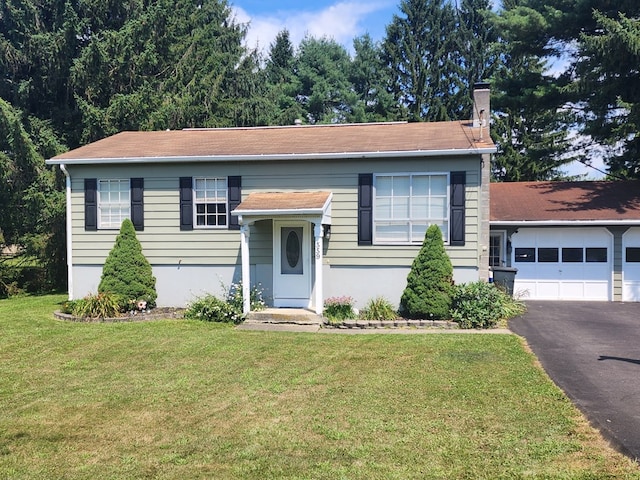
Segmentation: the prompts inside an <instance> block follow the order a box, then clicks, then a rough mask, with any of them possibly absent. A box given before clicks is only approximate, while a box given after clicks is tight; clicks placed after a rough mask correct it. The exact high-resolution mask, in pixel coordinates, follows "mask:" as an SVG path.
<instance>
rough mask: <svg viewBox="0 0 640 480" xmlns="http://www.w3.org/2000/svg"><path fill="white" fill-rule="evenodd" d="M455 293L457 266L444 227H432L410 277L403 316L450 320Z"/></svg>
mask: <svg viewBox="0 0 640 480" xmlns="http://www.w3.org/2000/svg"><path fill="white" fill-rule="evenodd" d="M452 294H453V266H452V265H451V260H450V259H449V256H448V255H447V252H446V251H445V250H444V242H443V241H442V232H441V231H440V228H439V227H438V226H437V225H431V226H430V227H429V228H428V229H427V233H426V234H425V237H424V242H423V243H422V248H421V249H420V252H419V253H418V256H417V257H416V258H415V260H414V261H413V264H412V265H411V271H410V272H409V275H408V276H407V286H406V288H405V289H404V292H403V293H402V298H401V299H400V313H401V314H402V315H404V316H405V317H408V318H421V319H434V320H439V319H448V318H449V311H450V309H451V296H452Z"/></svg>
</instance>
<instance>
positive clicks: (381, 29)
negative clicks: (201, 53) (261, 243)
mask: <svg viewBox="0 0 640 480" xmlns="http://www.w3.org/2000/svg"><path fill="white" fill-rule="evenodd" d="M229 4H230V6H231V8H232V10H233V12H234V14H235V17H236V20H237V21H239V22H240V23H247V24H248V25H249V31H248V33H247V39H246V42H247V46H248V47H257V48H258V49H259V50H261V51H263V52H265V53H266V52H267V51H268V49H269V46H270V44H271V43H272V42H273V40H274V39H275V37H276V35H277V34H278V32H280V31H281V30H283V29H285V28H286V29H287V30H289V33H290V36H291V42H292V43H293V45H294V47H297V45H298V44H299V43H300V40H302V39H303V38H304V37H305V35H311V36H313V37H317V38H319V37H323V36H326V37H329V38H333V39H334V40H335V41H337V42H339V43H341V44H342V45H344V47H345V48H346V49H347V50H348V51H349V52H350V53H353V45H352V44H353V39H354V38H355V37H358V36H360V35H364V34H365V33H368V34H369V35H371V37H372V38H373V40H375V41H381V40H382V39H383V38H384V36H385V28H386V26H387V25H388V24H389V23H391V20H392V18H393V15H394V14H398V13H399V9H398V5H399V4H400V0H313V1H304V0H295V1H294V0H229ZM594 166H596V167H599V168H601V169H602V168H604V166H603V165H602V162H601V161H595V162H594ZM565 170H567V171H568V173H569V174H571V175H580V174H587V176H588V178H600V177H602V174H600V173H598V172H597V171H595V170H593V169H590V168H587V167H585V166H584V165H582V164H580V163H578V162H574V163H573V164H571V165H570V166H568V167H565Z"/></svg>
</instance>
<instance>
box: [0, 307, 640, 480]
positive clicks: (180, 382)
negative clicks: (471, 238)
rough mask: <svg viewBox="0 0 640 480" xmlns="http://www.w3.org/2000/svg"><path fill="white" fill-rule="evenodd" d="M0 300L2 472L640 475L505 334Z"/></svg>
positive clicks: (38, 475) (90, 475)
mask: <svg viewBox="0 0 640 480" xmlns="http://www.w3.org/2000/svg"><path fill="white" fill-rule="evenodd" d="M62 300H63V297H61V296H44V297H20V298H14V299H9V300H2V301H0V478H10V479H43V478H47V479H49V478H51V479H85V478H86V479H94V478H100V479H121V478H127V479H137V478H158V479H173V478H175V479H187V478H188V479H198V478H216V479H225V478H238V479H268V478H277V479H281V478H289V479H293V478H299V479H325V478H326V479H343V478H344V479H411V478H415V479H423V478H447V479H450V478H460V479H464V478H469V479H482V478H486V479H496V478H505V479H506V478H509V479H511V478H554V479H555V478H567V479H573V478H580V479H586V478H593V479H601V478H640V474H639V471H638V468H637V465H636V464H635V463H633V462H631V461H630V460H628V459H626V458H625V457H623V456H621V455H619V454H617V453H615V452H614V451H613V450H611V449H610V448H608V447H607V446H606V444H605V443H604V442H603V440H602V439H601V438H600V437H599V435H598V434H597V433H596V432H595V431H594V430H592V429H591V428H590V427H589V426H588V425H587V424H586V422H585V421H584V419H583V417H582V416H581V415H579V413H578V412H577V411H576V409H575V408H574V407H573V406H572V405H571V404H570V402H569V401H568V400H567V399H566V398H565V397H564V395H563V394H562V393H561V392H560V391H559V390H558V389H557V388H556V387H555V386H553V384H551V383H550V382H549V380H548V379H547V377H546V376H545V374H544V373H543V372H542V371H541V370H540V369H539V368H538V367H537V366H536V363H535V359H534V358H533V357H532V355H531V354H530V353H528V352H527V351H526V350H525V348H524V347H523V345H522V344H521V342H520V340H519V339H518V338H517V337H515V336H508V335H504V336H503V335H482V334H477V335H464V334H448V335H406V336H403V335H357V336H348V335H344V336H343V335H322V334H297V333H296V334H294V333H275V332H250V331H237V330H234V329H233V327H232V326H229V325H220V324H213V323H208V322H198V321H188V320H166V321H153V322H139V323H119V324H106V323H93V324H85V323H66V322H62V321H58V320H54V318H53V317H52V312H53V310H54V309H55V308H56V303H58V302H60V301H62Z"/></svg>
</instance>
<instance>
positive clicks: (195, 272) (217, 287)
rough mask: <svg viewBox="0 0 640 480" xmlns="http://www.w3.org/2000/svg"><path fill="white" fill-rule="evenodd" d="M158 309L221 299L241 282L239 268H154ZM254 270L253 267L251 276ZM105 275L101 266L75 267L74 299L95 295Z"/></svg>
mask: <svg viewBox="0 0 640 480" xmlns="http://www.w3.org/2000/svg"><path fill="white" fill-rule="evenodd" d="M152 268H153V275H154V276H155V277H156V291H157V292H158V299H157V305H158V306H159V307H184V306H185V305H186V304H187V303H189V302H191V301H193V300H194V299H195V298H196V297H199V296H202V295H204V294H207V293H210V294H213V295H215V296H222V293H223V286H225V287H227V288H228V287H229V286H230V285H231V283H233V282H237V281H239V279H240V267H235V266H226V265H225V266H215V265H213V266H212V265H207V266H193V265H190V266H180V265H177V266H158V265H154V266H153V267H152ZM254 272H255V269H254V268H253V267H252V272H251V274H252V276H253V275H254ZM101 275H102V265H79V266H78V265H76V266H74V267H73V298H74V299H78V298H82V297H84V296H85V295H87V294H90V293H96V292H97V291H98V285H99V284H100V276H101Z"/></svg>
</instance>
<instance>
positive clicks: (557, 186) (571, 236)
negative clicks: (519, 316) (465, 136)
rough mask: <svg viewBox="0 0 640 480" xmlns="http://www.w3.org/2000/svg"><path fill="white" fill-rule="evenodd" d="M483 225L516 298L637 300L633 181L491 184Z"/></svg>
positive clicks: (639, 225) (638, 187)
mask: <svg viewBox="0 0 640 480" xmlns="http://www.w3.org/2000/svg"><path fill="white" fill-rule="evenodd" d="M490 225H491V235H490V243H489V248H488V252H489V264H490V266H494V267H496V266H507V267H515V268H517V270H518V273H517V274H516V278H515V284H514V292H515V293H516V294H517V295H520V296H521V297H522V298H524V299H535V300H595V301H612V300H613V301H628V302H640V182H638V181H625V182H604V181H597V182H513V183H492V184H491V223H490Z"/></svg>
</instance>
